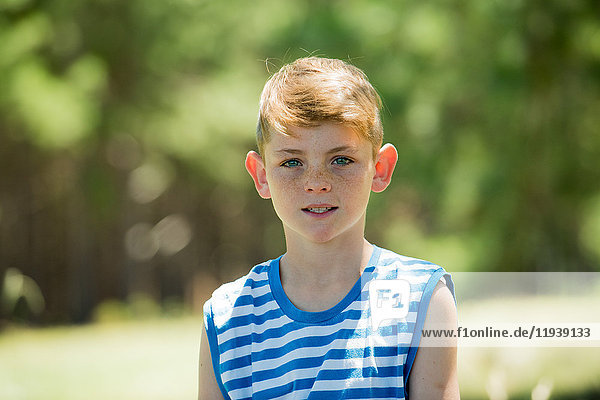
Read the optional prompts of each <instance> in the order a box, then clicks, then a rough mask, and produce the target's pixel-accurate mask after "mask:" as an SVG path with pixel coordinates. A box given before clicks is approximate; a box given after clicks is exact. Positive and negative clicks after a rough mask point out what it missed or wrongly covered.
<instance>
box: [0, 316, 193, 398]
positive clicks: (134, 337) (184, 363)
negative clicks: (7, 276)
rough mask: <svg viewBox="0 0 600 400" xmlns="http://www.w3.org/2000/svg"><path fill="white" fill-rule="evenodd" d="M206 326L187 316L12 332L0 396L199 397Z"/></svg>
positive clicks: (2, 348)
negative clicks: (200, 357)
mask: <svg viewBox="0 0 600 400" xmlns="http://www.w3.org/2000/svg"><path fill="white" fill-rule="evenodd" d="M200 329H201V320H200V319H197V318H185V319H177V320H170V319H165V320H152V321H143V322H139V321H138V322H120V323H111V324H95V325H87V326H81V327H59V328H46V329H23V328H19V329H13V330H8V331H6V332H4V333H3V334H2V335H0V398H1V399H11V400H29V399H31V400H33V399H47V400H70V399H73V400H74V399H84V398H85V399H89V400H94V399H114V400H120V399H122V400H125V399H127V400H131V399H138V398H140V399H141V398H143V399H156V400H159V399H185V398H188V399H192V398H195V397H196V391H197V383H196V382H197V378H196V371H197V362H198V361H197V360H198V348H199V337H200Z"/></svg>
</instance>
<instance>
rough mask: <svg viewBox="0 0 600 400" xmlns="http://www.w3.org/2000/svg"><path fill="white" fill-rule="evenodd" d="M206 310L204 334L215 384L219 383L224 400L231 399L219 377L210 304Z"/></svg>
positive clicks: (218, 360) (218, 361) (216, 345)
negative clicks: (206, 338) (206, 339)
mask: <svg viewBox="0 0 600 400" xmlns="http://www.w3.org/2000/svg"><path fill="white" fill-rule="evenodd" d="M207 308H208V310H205V319H206V324H205V329H206V336H207V337H208V347H209V348H210V357H211V359H212V365H213V371H214V373H215V379H216V380H217V384H218V385H219V389H221V394H222V395H223V398H224V399H225V400H231V398H230V397H229V394H227V390H225V386H224V385H223V380H222V379H221V369H220V367H219V364H220V357H219V345H218V341H217V331H216V329H215V323H214V321H213V313H212V305H210V306H209V307H207Z"/></svg>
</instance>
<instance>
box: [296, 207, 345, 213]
mask: <svg viewBox="0 0 600 400" xmlns="http://www.w3.org/2000/svg"><path fill="white" fill-rule="evenodd" d="M332 210H337V207H306V208H303V209H302V211H307V212H310V213H314V214H324V213H326V212H328V211H332Z"/></svg>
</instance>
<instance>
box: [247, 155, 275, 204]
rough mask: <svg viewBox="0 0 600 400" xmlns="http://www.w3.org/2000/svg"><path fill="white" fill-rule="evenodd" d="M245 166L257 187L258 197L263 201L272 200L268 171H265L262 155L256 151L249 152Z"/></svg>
mask: <svg viewBox="0 0 600 400" xmlns="http://www.w3.org/2000/svg"><path fill="white" fill-rule="evenodd" d="M245 165H246V171H248V173H249V174H250V176H251V177H252V180H253V181H254V186H255V187H256V191H257V192H258V195H259V196H260V197H262V198H263V199H270V198H271V191H270V190H269V183H268V182H267V171H266V170H265V165H264V163H263V159H262V157H261V156H260V154H258V153H257V152H255V151H249V152H248V154H246V162H245Z"/></svg>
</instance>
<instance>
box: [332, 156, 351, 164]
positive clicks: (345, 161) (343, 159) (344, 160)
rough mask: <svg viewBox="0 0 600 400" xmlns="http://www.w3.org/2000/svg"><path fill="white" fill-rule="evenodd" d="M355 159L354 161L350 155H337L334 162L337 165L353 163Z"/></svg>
mask: <svg viewBox="0 0 600 400" xmlns="http://www.w3.org/2000/svg"><path fill="white" fill-rule="evenodd" d="M353 162H354V161H352V160H351V159H349V158H348V157H336V158H335V159H334V160H333V163H334V164H335V165H348V164H351V163H353Z"/></svg>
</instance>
